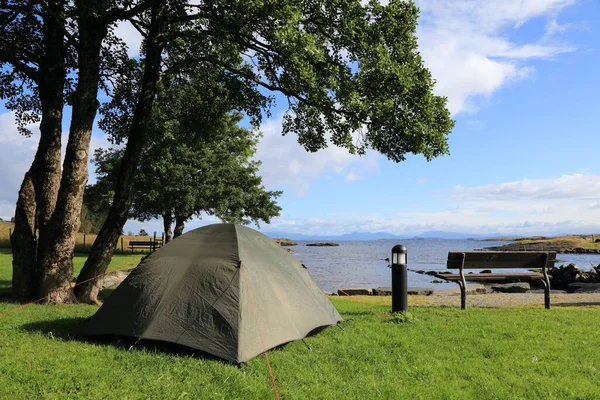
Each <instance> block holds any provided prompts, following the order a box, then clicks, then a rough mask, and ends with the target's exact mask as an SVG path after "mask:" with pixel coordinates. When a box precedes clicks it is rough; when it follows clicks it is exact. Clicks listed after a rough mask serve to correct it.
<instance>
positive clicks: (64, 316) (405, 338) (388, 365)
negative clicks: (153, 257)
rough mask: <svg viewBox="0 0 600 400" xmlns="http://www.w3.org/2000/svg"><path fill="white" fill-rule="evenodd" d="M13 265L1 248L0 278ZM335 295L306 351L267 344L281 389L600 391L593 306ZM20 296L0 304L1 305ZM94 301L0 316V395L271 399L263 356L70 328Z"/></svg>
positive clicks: (362, 393) (401, 393)
mask: <svg viewBox="0 0 600 400" xmlns="http://www.w3.org/2000/svg"><path fill="white" fill-rule="evenodd" d="M7 259H8V262H7V261H6V260H7ZM9 264H10V257H9V256H8V255H5V254H0V277H1V278H0V279H6V275H7V273H9V270H8V269H9V268H8V265H9ZM111 267H113V266H112V265H111ZM7 270H8V271H7ZM356 300H358V301H361V302H367V303H369V307H371V308H374V309H375V310H377V311H378V312H379V314H377V315H375V314H373V313H372V312H370V311H368V309H366V308H365V307H363V306H362V305H360V304H356V303H355V301H356ZM332 301H333V302H334V304H335V306H336V307H337V308H338V310H339V311H340V313H341V314H342V316H343V317H344V322H343V323H342V324H341V327H342V328H343V330H342V329H339V328H336V327H331V328H328V329H326V330H324V331H323V332H321V333H319V334H318V335H316V336H314V337H311V338H308V339H306V343H307V344H308V345H310V347H311V348H312V351H309V350H308V349H307V347H306V346H305V345H304V344H303V343H302V342H294V343H290V344H288V345H286V346H284V347H282V348H279V349H276V350H273V351H270V352H269V357H270V360H271V364H272V367H273V371H274V374H275V376H276V378H277V385H278V388H279V391H280V393H281V396H282V398H283V399H338V398H352V399H366V398H380V399H404V398H406V399H413V398H415V399H417V398H424V399H468V398H472V399H507V398H510V399H517V398H518V399H521V398H531V399H539V398H544V399H550V398H556V399H565V398H578V399H596V398H598V393H599V392H600V364H599V363H598V360H600V337H599V335H598V327H599V326H600V308H597V307H587V308H584V307H569V308H560V307H555V308H554V309H552V310H549V311H547V310H544V309H543V308H541V307H535V308H513V309H480V308H471V309H469V310H468V311H467V312H464V311H461V310H459V309H457V308H433V307H432V308H426V307H411V308H410V313H411V318H392V317H391V316H389V314H387V311H388V310H389V308H390V299H389V298H375V297H371V298H352V299H349V298H343V297H340V298H332ZM409 301H410V299H409ZM16 307H17V306H16V305H14V304H10V303H0V315H1V314H3V313H6V312H10V311H13V310H16ZM96 309H97V308H96V307H95V306H89V305H70V306H38V305H34V306H29V307H26V308H24V309H20V310H16V311H14V312H12V313H10V314H9V315H4V316H0V398H2V399H4V398H6V399H76V398H79V399H147V398H150V399H215V398H216V399H270V398H274V393H273V388H272V385H271V382H270V378H269V374H268V372H267V367H266V363H265V359H264V357H257V358H255V359H254V360H251V361H250V362H249V363H248V364H246V365H244V366H241V367H237V366H234V365H230V364H226V363H223V362H221V361H218V360H211V359H203V358H194V357H190V356H178V355H171V354H166V353H164V352H156V351H154V350H153V349H147V348H143V347H137V348H135V349H133V350H132V351H127V349H126V348H123V347H120V346H114V345H107V344H90V343H84V342H80V341H78V340H76V339H75V338H73V332H74V331H75V329H76V327H77V325H78V324H79V323H81V321H83V320H84V319H85V318H86V317H88V316H90V315H92V314H93V313H94V312H95V310H96Z"/></svg>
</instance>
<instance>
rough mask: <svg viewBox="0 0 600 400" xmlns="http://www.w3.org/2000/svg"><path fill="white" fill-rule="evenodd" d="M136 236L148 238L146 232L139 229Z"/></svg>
mask: <svg viewBox="0 0 600 400" xmlns="http://www.w3.org/2000/svg"><path fill="white" fill-rule="evenodd" d="M138 236H148V232H146V230H145V229H140V231H139V233H138Z"/></svg>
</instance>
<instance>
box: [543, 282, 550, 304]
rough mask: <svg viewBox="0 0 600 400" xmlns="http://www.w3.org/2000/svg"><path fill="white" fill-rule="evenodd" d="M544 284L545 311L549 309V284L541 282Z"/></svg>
mask: <svg viewBox="0 0 600 400" xmlns="http://www.w3.org/2000/svg"><path fill="white" fill-rule="evenodd" d="M542 282H543V283H544V306H545V307H546V310H549V309H550V282H546V280H545V279H544V280H542Z"/></svg>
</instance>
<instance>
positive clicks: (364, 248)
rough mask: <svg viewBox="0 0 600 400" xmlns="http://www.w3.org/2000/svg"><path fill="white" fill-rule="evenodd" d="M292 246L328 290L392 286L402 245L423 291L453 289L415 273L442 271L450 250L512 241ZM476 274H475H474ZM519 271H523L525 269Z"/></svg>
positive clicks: (585, 263) (563, 258)
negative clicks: (394, 256) (395, 251)
mask: <svg viewBox="0 0 600 400" xmlns="http://www.w3.org/2000/svg"><path fill="white" fill-rule="evenodd" d="M297 243H298V245H297V246H293V247H289V248H290V249H291V250H292V251H293V254H294V255H295V256H296V257H297V258H298V259H299V260H300V261H301V262H302V263H304V264H305V265H306V266H307V267H308V269H309V272H310V273H311V275H312V277H313V278H314V280H315V281H316V282H317V284H318V285H319V286H320V287H321V289H323V290H325V291H331V292H335V291H337V289H340V288H341V289H343V288H351V287H364V288H375V287H379V286H391V271H390V268H389V267H388V264H389V262H387V261H386V260H385V259H386V258H389V257H391V250H392V247H393V246H394V245H396V244H402V245H404V246H406V248H407V252H408V253H407V254H408V268H409V271H408V286H409V287H423V288H438V289H442V288H451V287H456V284H455V283H451V282H445V283H433V281H434V280H438V281H439V280H440V279H439V278H436V277H433V276H430V275H424V274H419V273H416V272H414V271H417V270H424V271H443V270H445V269H446V260H447V259H448V252H450V251H472V250H478V249H483V248H486V247H492V246H501V245H503V244H507V243H510V242H503V241H485V240H444V239H404V240H371V241H339V242H337V243H339V246H335V247H325V246H323V247H318V246H306V244H307V243H311V242H308V241H297ZM557 259H558V261H557V263H556V265H557V266H558V265H561V264H567V263H571V262H573V263H575V264H577V265H578V266H579V268H581V269H586V270H587V269H589V268H590V267H591V265H592V264H593V265H598V264H600V255H598V254H558V255H557ZM474 272H476V271H474ZM520 272H523V271H522V270H521V271H520Z"/></svg>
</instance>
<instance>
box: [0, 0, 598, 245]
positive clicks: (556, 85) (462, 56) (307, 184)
mask: <svg viewBox="0 0 600 400" xmlns="http://www.w3.org/2000/svg"><path fill="white" fill-rule="evenodd" d="M417 4H418V5H419V7H420V8H421V11H422V13H421V19H420V24H419V28H418V36H419V45H420V51H421V54H422V55H423V58H424V59H425V63H426V65H427V66H428V67H429V68H430V69H431V71H432V74H433V75H434V77H435V78H436V79H437V81H438V84H437V86H436V92H437V93H438V94H443V95H445V96H447V97H448V99H449V107H450V109H451V112H452V114H453V116H454V118H455V119H456V126H455V128H454V130H453V131H452V133H451V134H450V136H449V144H450V152H451V155H450V156H444V157H441V158H438V159H435V160H433V161H431V162H427V161H426V160H425V159H424V158H423V157H422V156H418V155H417V156H412V155H411V156H409V157H408V159H407V160H406V161H405V162H403V163H400V164H395V163H393V162H390V161H387V160H386V159H385V158H384V157H382V156H380V155H378V154H376V153H374V152H370V153H368V154H367V155H366V156H364V157H356V156H352V155H349V154H348V153H347V152H346V151H345V150H343V149H338V148H335V147H330V148H328V149H326V150H324V151H321V152H318V153H315V154H309V153H306V152H305V151H304V150H303V149H302V148H301V147H300V146H299V145H298V144H297V143H296V142H295V138H294V137H281V135H280V133H281V115H282V112H283V111H284V110H283V109H282V108H276V109H274V110H273V117H272V118H271V119H270V120H267V121H265V122H264V124H263V126H262V127H261V130H262V131H263V133H264V138H263V141H262V142H261V144H260V145H259V151H258V154H257V158H258V159H260V160H261V161H262V162H263V166H262V169H261V173H262V175H263V176H264V180H265V183H266V184H267V186H268V188H269V189H279V190H283V191H284V194H283V196H282V197H281V199H280V201H279V203H280V205H281V207H282V208H283V214H282V216H281V217H279V218H276V219H274V220H273V221H272V223H271V225H265V226H263V227H262V230H264V231H275V230H277V231H288V232H294V233H306V234H342V233H347V232H353V231H370V232H376V231H386V232H391V233H396V234H416V233H420V232H423V231H427V230H445V231H461V232H469V233H506V234H548V233H563V232H573V233H579V232H582V233H584V232H596V233H599V232H600V166H599V162H598V159H599V158H600V157H599V155H600V154H599V153H600V151H599V150H600V135H599V133H600V132H598V130H599V129H598V126H600V112H599V109H600V76H599V74H598V70H600V40H599V39H598V38H599V37H600V32H599V31H600V28H599V26H600V5H599V4H598V2H596V1H592V0H579V1H576V0H504V1H468V0H460V1H459V0H457V1H441V0H439V1H438V0H424V1H418V2H417ZM120 32H121V34H122V36H123V37H124V38H126V39H127V40H128V41H129V42H130V43H131V48H132V53H135V49H136V48H137V41H138V40H139V39H138V38H136V37H135V34H133V33H132V30H131V29H130V28H129V27H127V26H125V25H123V26H121V27H120ZM279 103H280V104H281V105H283V104H285V103H284V102H281V101H280V102H279ZM0 111H2V113H0V128H1V129H0V144H1V145H2V146H3V147H4V149H5V150H4V151H3V152H2V153H3V155H2V156H1V159H0V171H1V172H2V174H1V176H0V189H1V190H0V216H1V217H9V216H10V215H11V214H12V212H13V210H14V202H15V201H16V192H17V190H18V185H19V183H20V180H21V179H22V176H23V173H24V171H25V170H26V168H27V167H28V165H29V164H30V162H31V159H32V157H33V153H32V149H34V148H35V139H31V140H27V139H23V138H21V137H19V136H18V135H17V133H16V132H15V129H14V121H13V117H12V115H11V114H9V113H6V112H5V111H4V110H0ZM65 128H66V127H65ZM92 146H93V147H98V146H106V141H105V138H104V137H103V135H102V133H101V132H100V131H96V132H95V133H94V139H93V143H92ZM207 222H212V220H211V219H204V220H203V221H192V223H190V224H189V227H194V226H198V225H199V224H203V223H207ZM141 227H144V228H145V229H146V230H150V231H153V230H156V231H159V232H160V231H162V228H161V224H160V221H156V222H145V223H139V222H134V221H131V222H129V223H128V224H127V226H126V228H125V230H126V231H127V230H131V231H137V230H139V229H140V228H141Z"/></svg>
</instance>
